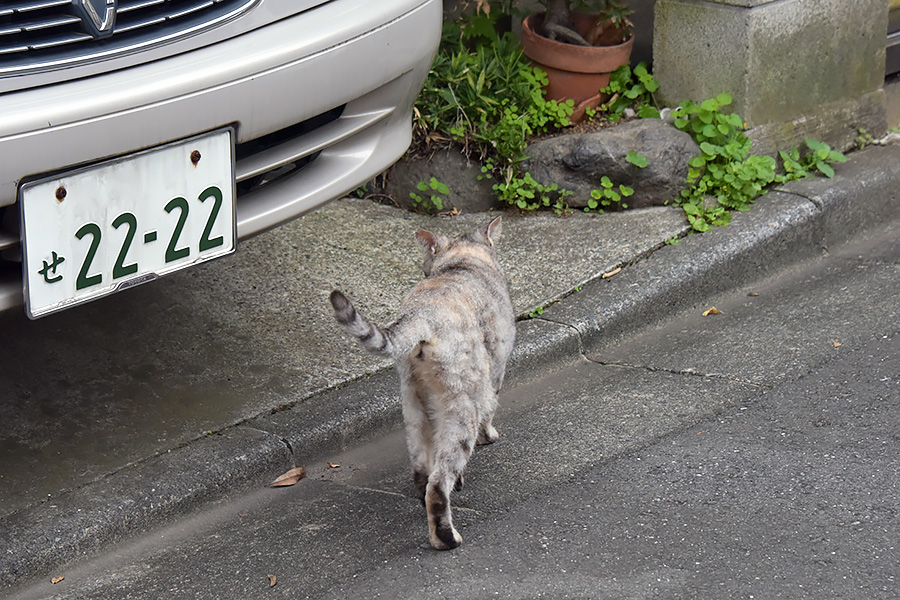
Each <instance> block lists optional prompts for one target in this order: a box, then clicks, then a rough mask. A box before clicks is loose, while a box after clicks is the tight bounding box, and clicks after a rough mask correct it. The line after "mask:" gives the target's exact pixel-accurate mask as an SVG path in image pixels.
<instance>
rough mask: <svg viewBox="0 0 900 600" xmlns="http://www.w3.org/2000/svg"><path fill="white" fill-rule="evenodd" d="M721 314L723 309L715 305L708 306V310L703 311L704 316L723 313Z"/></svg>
mask: <svg viewBox="0 0 900 600" xmlns="http://www.w3.org/2000/svg"><path fill="white" fill-rule="evenodd" d="M721 314H722V311H721V310H719V309H718V308H716V307H715V306H713V307H711V308H707V309H706V310H704V311H703V316H704V317H708V316H709V315H721Z"/></svg>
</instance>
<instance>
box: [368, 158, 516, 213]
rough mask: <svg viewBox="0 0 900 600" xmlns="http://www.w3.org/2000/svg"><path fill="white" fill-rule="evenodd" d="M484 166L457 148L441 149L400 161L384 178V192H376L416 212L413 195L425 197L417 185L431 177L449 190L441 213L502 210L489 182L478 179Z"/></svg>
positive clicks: (379, 190)
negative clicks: (419, 157) (420, 156)
mask: <svg viewBox="0 0 900 600" xmlns="http://www.w3.org/2000/svg"><path fill="white" fill-rule="evenodd" d="M479 175H481V165H480V164H479V163H478V162H477V161H473V160H470V159H469V158H468V157H467V156H466V155H465V154H463V153H462V152H460V151H459V149H458V148H455V147H454V148H444V149H441V150H438V151H437V152H435V153H434V154H432V155H431V156H429V157H428V158H426V159H418V158H416V159H411V160H410V159H408V158H404V159H402V160H400V161H398V162H397V163H396V164H394V166H392V167H391V168H390V170H389V171H388V172H387V173H386V174H385V175H384V182H383V185H382V187H381V189H378V190H375V191H376V193H382V194H384V195H386V196H388V197H389V198H391V199H392V200H393V201H394V203H396V204H397V205H398V206H400V207H402V208H406V209H416V205H415V203H414V202H413V200H412V198H411V197H410V195H409V194H410V192H415V193H417V194H419V195H422V196H426V197H427V195H429V194H428V193H423V192H420V191H418V190H417V189H416V186H417V185H418V184H419V182H420V181H425V182H428V181H430V180H431V178H432V177H434V178H435V179H437V180H438V181H440V182H442V183H444V184H446V185H447V186H449V188H450V194H449V196H442V197H441V199H442V201H443V205H444V207H443V209H442V211H441V212H452V211H453V210H454V209H455V210H457V211H459V212H463V213H469V212H484V211H488V210H492V209H497V208H501V205H500V203H499V202H498V200H497V194H496V193H495V192H494V190H493V187H492V186H493V182H492V181H491V180H490V179H483V180H479V179H478V176H479Z"/></svg>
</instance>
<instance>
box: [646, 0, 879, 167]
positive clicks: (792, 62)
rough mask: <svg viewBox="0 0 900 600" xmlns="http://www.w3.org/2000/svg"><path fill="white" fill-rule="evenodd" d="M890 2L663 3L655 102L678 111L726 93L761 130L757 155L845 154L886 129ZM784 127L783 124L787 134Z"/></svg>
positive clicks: (658, 14)
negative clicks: (822, 146)
mask: <svg viewBox="0 0 900 600" xmlns="http://www.w3.org/2000/svg"><path fill="white" fill-rule="evenodd" d="M887 8H888V7H887V3H886V2H883V1H882V0H858V1H856V2H846V1H844V0H782V1H779V2H771V1H766V0H658V1H657V3H656V8H655V17H654V39H653V48H654V59H653V60H654V63H653V67H654V68H653V72H654V75H655V77H656V78H657V80H658V81H659V83H660V89H659V92H658V93H657V96H656V97H657V100H660V101H662V102H663V103H665V104H667V105H676V104H678V103H679V102H681V101H682V100H684V99H686V98H689V99H691V100H693V101H695V102H700V101H702V100H704V99H706V98H712V97H715V96H716V95H718V94H720V93H722V92H728V93H729V94H731V95H732V97H733V98H734V104H733V106H731V107H729V109H730V110H732V111H733V112H736V113H737V114H739V115H741V117H742V118H743V119H744V121H746V122H747V124H748V125H749V126H750V127H751V128H753V130H754V134H753V135H752V137H753V139H754V141H755V142H757V144H755V146H754V151H756V152H760V151H761V152H764V153H767V154H768V153H771V152H772V151H773V148H774V146H775V145H776V144H775V143H773V142H777V146H778V147H779V149H787V148H790V147H791V146H795V145H802V143H803V138H804V137H816V138H818V139H820V140H822V141H824V142H827V143H829V144H830V145H832V146H835V147H841V148H845V147H846V146H847V145H848V143H849V142H852V140H853V139H854V138H855V137H856V135H858V133H857V129H859V128H864V129H867V130H868V131H869V132H870V133H871V134H873V135H875V136H876V137H877V136H879V135H881V133H882V132H883V131H884V129H885V126H886V121H885V114H884V108H883V96H882V95H881V94H880V88H881V86H882V83H883V81H884V64H885V63H884V61H885V37H884V36H885V31H886V27H887ZM781 124H784V126H781Z"/></svg>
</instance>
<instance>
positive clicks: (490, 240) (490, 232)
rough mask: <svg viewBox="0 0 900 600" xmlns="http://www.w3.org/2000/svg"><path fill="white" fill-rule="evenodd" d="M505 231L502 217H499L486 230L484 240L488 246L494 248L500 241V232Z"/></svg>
mask: <svg viewBox="0 0 900 600" xmlns="http://www.w3.org/2000/svg"><path fill="white" fill-rule="evenodd" d="M502 230H503V222H502V217H497V218H496V219H494V220H493V221H491V222H490V223H489V224H488V226H487V227H485V228H484V239H486V240H487V245H488V246H491V247H493V245H494V243H495V242H496V241H497V240H499V239H500V232H501V231H502Z"/></svg>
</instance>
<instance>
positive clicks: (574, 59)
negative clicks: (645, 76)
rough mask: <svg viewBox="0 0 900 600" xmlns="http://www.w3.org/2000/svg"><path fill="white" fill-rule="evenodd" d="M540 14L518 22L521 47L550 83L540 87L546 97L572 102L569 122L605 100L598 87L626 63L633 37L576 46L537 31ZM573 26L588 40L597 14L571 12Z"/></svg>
mask: <svg viewBox="0 0 900 600" xmlns="http://www.w3.org/2000/svg"><path fill="white" fill-rule="evenodd" d="M543 20H544V13H535V14H531V15H529V16H528V17H526V18H525V20H524V21H523V22H522V48H523V50H524V52H525V56H527V57H528V58H530V59H531V62H532V63H533V64H534V66H536V67H538V68H540V69H541V70H542V71H545V72H546V73H547V78H548V79H549V80H550V83H549V84H548V85H547V86H546V88H545V89H544V94H545V96H546V97H547V99H549V100H560V101H562V100H568V99H572V100H574V101H575V112H574V113H573V114H572V120H573V121H579V120H581V118H582V117H583V116H584V111H585V108H586V107H588V106H590V107H591V108H597V106H598V105H599V104H600V103H601V102H603V101H604V100H606V98H605V97H604V96H605V94H601V93H600V90H601V89H602V88H604V87H606V86H607V85H609V76H610V74H611V73H612V72H613V71H615V70H616V69H617V68H619V67H620V66H622V65H624V64H627V63H628V59H629V58H630V57H631V48H632V46H633V45H634V36H633V35H632V36H629V37H628V39H626V40H625V41H624V42H622V43H620V44H616V45H613V46H576V45H573V44H564V43H562V42H556V41H553V40H551V39H548V38H546V37H544V36H543V35H541V34H540V33H538V31H540V30H541V24H542V23H543ZM572 20H573V21H574V23H575V29H576V30H577V31H578V33H580V34H581V35H582V36H584V37H585V38H586V39H590V37H591V34H592V32H595V31H596V30H597V17H595V16H592V15H585V14H580V13H572Z"/></svg>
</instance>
